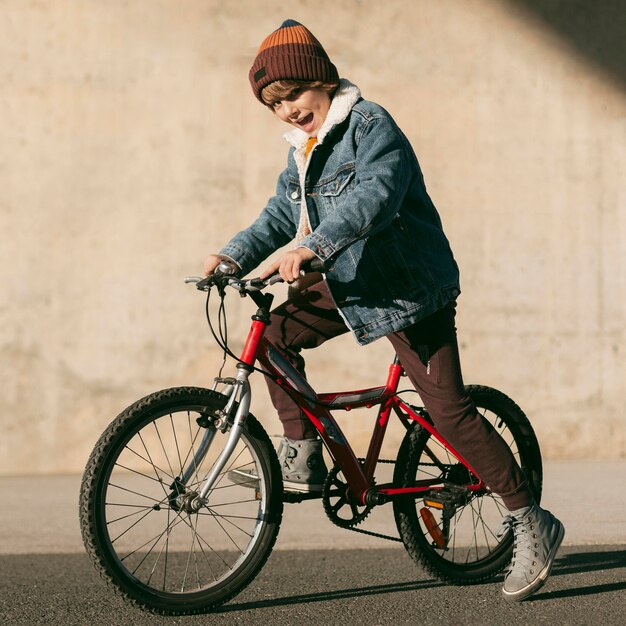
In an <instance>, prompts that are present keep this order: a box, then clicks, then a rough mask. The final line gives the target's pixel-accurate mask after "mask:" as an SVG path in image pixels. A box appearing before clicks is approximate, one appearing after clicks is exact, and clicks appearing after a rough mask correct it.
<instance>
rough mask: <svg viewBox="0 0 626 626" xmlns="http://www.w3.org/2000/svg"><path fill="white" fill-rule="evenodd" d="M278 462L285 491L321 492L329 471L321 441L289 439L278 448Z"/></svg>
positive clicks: (284, 440) (285, 439)
mask: <svg viewBox="0 0 626 626" xmlns="http://www.w3.org/2000/svg"><path fill="white" fill-rule="evenodd" d="M278 461H279V462H280V469H281V471H282V474H283V486H284V489H285V491H298V492H305V493H308V492H312V491H321V490H322V489H323V488H324V481H325V480H326V475H327V474H328V470H327V468H326V463H325V462H324V456H323V455H322V442H321V440H320V439H288V438H287V437H283V439H282V441H281V442H280V446H279V447H278Z"/></svg>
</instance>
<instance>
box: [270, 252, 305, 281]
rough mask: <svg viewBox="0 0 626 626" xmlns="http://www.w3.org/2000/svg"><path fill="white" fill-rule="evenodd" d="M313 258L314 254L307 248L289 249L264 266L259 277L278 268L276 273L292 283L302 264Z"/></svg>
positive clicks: (298, 274)
mask: <svg viewBox="0 0 626 626" xmlns="http://www.w3.org/2000/svg"><path fill="white" fill-rule="evenodd" d="M314 258H316V256H315V254H314V253H313V252H311V250H309V249H308V248H296V249H295V250H290V251H289V252H286V253H285V254H283V256H281V257H280V259H278V260H276V261H274V263H272V264H271V265H269V266H268V267H266V268H265V269H264V270H263V272H262V273H261V276H260V278H267V277H268V276H271V275H272V274H273V273H274V272H275V271H276V270H278V273H279V274H280V276H281V278H282V279H283V280H284V281H285V282H288V283H292V282H293V281H294V280H298V278H299V277H300V268H301V267H302V265H303V264H304V263H306V262H307V261H310V260H311V259H314Z"/></svg>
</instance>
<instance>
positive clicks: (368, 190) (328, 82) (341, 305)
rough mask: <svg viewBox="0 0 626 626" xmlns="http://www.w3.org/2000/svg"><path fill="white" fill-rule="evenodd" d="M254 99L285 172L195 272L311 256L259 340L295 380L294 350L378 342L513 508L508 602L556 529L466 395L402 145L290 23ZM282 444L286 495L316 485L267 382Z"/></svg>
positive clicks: (439, 257)
mask: <svg viewBox="0 0 626 626" xmlns="http://www.w3.org/2000/svg"><path fill="white" fill-rule="evenodd" d="M249 78H250V83H251V85H252V90H253V92H254V95H255V96H256V98H257V99H258V100H260V101H261V102H262V103H263V104H265V105H266V106H267V107H268V108H269V109H270V110H271V111H273V113H274V114H275V115H276V116H278V117H279V118H280V119H281V120H282V121H283V122H285V123H287V124H289V125H290V126H292V127H294V128H293V129H292V130H291V132H289V133H287V134H286V135H285V138H286V139H287V141H288V142H289V143H290V144H291V146H292V147H291V149H290V151H289V158H288V165H287V168H286V169H285V171H284V172H283V173H282V174H281V175H280V176H279V178H278V184H277V188H276V195H275V196H273V197H272V198H271V199H270V200H269V201H268V204H267V206H266V207H265V209H264V210H263V211H262V212H261V214H260V215H259V217H258V218H257V220H256V221H255V222H254V223H253V224H252V225H251V226H250V227H249V228H247V229H245V230H244V231H242V232H240V233H239V234H237V235H235V237H233V238H232V239H231V240H230V242H229V243H228V244H227V245H226V246H225V247H224V248H223V249H222V250H221V251H220V254H218V255H214V254H211V255H209V256H208V257H207V259H206V261H205V265H204V271H205V274H206V275H209V274H211V273H212V272H213V271H214V269H215V268H216V267H217V265H218V264H219V263H220V262H221V260H222V259H229V260H231V261H233V262H235V263H236V264H237V265H238V267H239V269H240V271H241V273H242V274H246V273H247V272H249V271H250V270H252V269H253V268H254V267H256V266H257V265H258V264H259V263H260V262H262V261H263V260H264V259H266V258H267V257H268V256H269V255H270V254H272V253H273V252H274V251H276V250H277V249H278V248H281V247H282V246H284V245H286V244H287V243H289V242H291V241H293V240H295V244H296V245H295V247H294V248H293V249H292V250H290V251H288V252H286V253H285V254H283V255H282V256H281V257H280V258H279V259H278V260H277V261H275V262H274V263H272V264H271V265H269V266H268V267H267V268H266V269H265V270H264V271H263V272H262V274H261V276H262V277H267V276H269V275H270V274H272V273H274V272H275V271H278V273H279V274H280V275H281V276H282V278H284V279H285V280H286V281H287V282H289V283H293V282H294V281H296V280H298V278H299V271H300V268H301V267H302V265H303V264H304V263H305V262H307V261H309V260H311V259H314V258H316V257H317V258H319V259H321V260H322V261H323V262H324V266H325V268H326V270H325V274H324V276H323V278H322V276H321V275H318V276H317V282H315V279H311V278H309V277H308V276H307V279H308V280H307V281H306V284H303V283H302V282H300V283H299V285H298V287H297V288H292V289H291V290H290V293H289V297H288V300H287V301H286V302H285V303H284V304H282V305H281V306H279V307H278V308H277V309H275V310H274V311H273V313H272V319H271V325H270V326H269V327H268V329H267V335H266V336H267V337H268V339H270V340H271V341H272V342H273V343H274V344H276V345H277V346H278V347H279V348H280V349H281V350H282V351H283V352H284V353H285V354H286V355H287V356H288V358H289V359H290V361H291V363H292V364H293V365H294V366H295V367H296V368H297V369H298V370H299V371H300V372H301V373H302V374H303V375H304V360H303V358H302V356H301V350H302V349H305V348H312V347H315V346H318V345H320V344H321V343H323V342H324V341H326V340H328V339H331V338H333V337H336V336H338V335H340V334H343V333H346V332H349V331H351V332H352V333H353V335H354V336H355V338H356V340H357V342H358V343H359V344H361V345H365V344H367V343H369V342H371V341H374V340H375V339H378V338H380V337H383V336H384V337H387V339H389V341H390V342H391V344H392V345H393V347H394V349H395V350H396V352H397V354H398V357H399V358H400V361H401V363H402V365H403V367H404V369H405V371H406V373H407V375H408V377H409V379H410V380H411V382H412V383H413V385H414V386H415V388H416V389H417V390H418V392H419V394H420V397H421V399H422V401H423V403H424V406H425V407H426V409H427V411H428V413H429V415H430V416H431V418H432V419H433V421H434V423H435V425H436V427H437V429H438V430H439V431H440V432H441V433H442V434H443V436H444V437H445V438H446V439H448V440H449V441H450V443H451V444H452V445H453V446H454V447H455V448H456V449H457V450H459V452H460V453H461V454H463V455H464V456H465V458H466V459H467V460H468V461H469V463H470V464H471V465H472V467H474V468H475V469H476V470H477V472H478V474H479V475H480V476H481V478H482V479H483V480H484V481H485V482H486V483H487V484H488V485H489V487H490V489H491V490H492V491H494V492H495V493H497V494H498V495H500V496H501V497H502V500H503V502H504V504H505V505H506V507H507V508H508V509H509V510H510V511H511V516H510V517H509V518H507V519H508V520H509V521H508V523H509V524H510V525H512V526H513V529H514V533H515V546H516V547H515V552H514V559H513V564H512V567H511V570H510V572H509V573H508V575H507V578H506V580H505V584H504V588H503V593H504V595H505V597H506V598H507V599H513V600H521V599H523V598H525V597H527V596H528V595H530V594H531V593H533V592H534V591H536V590H537V589H538V588H539V587H540V586H541V585H542V584H543V582H544V580H545V578H547V576H548V574H549V572H550V569H551V567H552V564H553V562H554V558H555V556H556V551H557V549H558V547H559V545H560V543H561V541H562V538H563V534H564V530H563V526H562V524H561V523H560V522H559V521H558V520H557V519H556V518H555V517H554V516H552V515H551V514H550V513H549V512H548V511H544V510H543V509H541V508H540V507H539V506H538V505H536V504H535V503H534V501H533V497H532V494H531V492H530V489H529V487H528V484H527V482H526V479H525V477H524V474H523V472H522V471H521V469H520V468H519V466H518V465H517V463H516V462H515V459H514V458H513V456H512V454H511V451H510V449H509V447H508V446H507V444H506V443H505V442H504V441H503V440H502V438H501V437H500V436H499V435H498V433H497V432H496V431H495V430H494V429H493V428H492V427H491V426H490V425H489V424H488V423H487V422H486V421H485V420H483V419H482V418H481V416H480V415H479V414H478V412H477V411H476V408H475V407H474V405H473V403H472V401H471V400H470V398H469V396H468V395H467V393H466V392H465V388H464V385H463V380H462V376H461V367H460V362H459V353H458V346H457V339H456V329H455V326H454V317H455V302H456V299H457V297H458V295H459V294H460V288H459V273H458V267H457V265H456V262H455V261H454V258H453V255H452V252H451V250H450V246H449V244H448V240H447V239H446V236H445V235H444V232H443V229H442V225H441V220H440V218H439V214H438V213H437V210H436V209H435V206H434V205H433V203H432V201H431V199H430V197H429V196H428V193H427V192H426V188H425V185H424V180H423V176H422V173H421V170H420V167H419V164H418V162H417V159H416V157H415V154H414V153H413V150H412V148H411V146H410V145H409V142H408V140H407V139H406V137H405V136H404V134H403V133H402V131H401V130H400V129H399V128H398V126H397V125H396V124H395V122H394V121H393V119H392V118H391V116H390V115H389V114H388V113H387V111H385V110H384V109H383V108H382V107H380V106H379V105H377V104H375V103H373V102H368V101H366V100H364V99H363V98H361V94H360V91H359V89H358V88H357V87H356V86H355V85H353V84H352V83H350V82H349V81H347V80H345V79H342V80H340V79H339V75H338V73H337V69H336V68H335V66H334V65H333V64H332V62H331V61H330V59H329V58H328V55H327V54H326V52H325V50H324V49H323V47H322V46H321V44H320V43H319V41H318V40H317V39H316V38H315V37H314V36H313V35H312V33H311V32H310V31H309V30H308V29H306V28H305V27H304V26H302V25H301V24H299V23H298V22H295V21H293V20H287V21H286V22H284V23H283V24H282V25H281V26H280V27H279V28H278V29H277V30H276V31H274V32H273V33H271V34H270V35H269V36H268V37H267V38H266V39H265V40H264V41H263V43H262V44H261V47H260V48H259V51H258V53H257V56H256V58H255V60H254V63H253V65H252V68H251V70H250V75H249ZM268 386H269V391H270V395H271V398H272V402H273V403H274V406H275V407H276V409H277V411H278V414H279V417H280V419H281V422H282V424H283V428H284V432H285V437H284V439H283V441H282V443H281V445H280V448H279V459H280V461H281V467H282V471H283V478H284V484H285V489H291V490H299V491H313V490H320V489H321V488H322V486H323V482H324V478H325V475H326V467H325V465H324V460H323V457H322V449H321V442H320V440H319V439H318V438H317V435H316V432H315V429H314V428H313V426H312V425H311V423H310V422H309V421H308V420H307V419H306V418H305V417H304V416H303V415H302V414H301V413H300V411H299V409H298V408H297V406H296V405H295V404H294V403H293V402H292V400H291V399H290V398H289V397H288V396H287V395H286V394H285V393H284V392H283V391H282V390H281V389H280V388H279V387H278V386H277V385H275V384H274V383H272V382H268Z"/></svg>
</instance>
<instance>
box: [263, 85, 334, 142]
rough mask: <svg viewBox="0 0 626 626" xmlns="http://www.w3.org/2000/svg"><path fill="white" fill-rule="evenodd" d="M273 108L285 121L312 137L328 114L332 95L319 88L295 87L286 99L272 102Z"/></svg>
mask: <svg viewBox="0 0 626 626" xmlns="http://www.w3.org/2000/svg"><path fill="white" fill-rule="evenodd" d="M271 108H272V110H273V111H274V113H276V115H277V116H278V117H279V118H280V119H281V120H282V121H283V122H285V123H287V124H290V125H292V126H295V127H296V128H299V129H300V130H303V131H304V132H305V133H306V134H307V135H309V136H310V137H312V136H316V135H317V131H318V130H319V129H320V128H321V127H322V124H323V123H324V120H325V119H326V116H327V115H328V109H330V96H329V95H328V93H326V92H325V91H324V90H323V89H319V88H313V89H305V88H300V89H295V90H294V91H292V92H291V94H290V96H289V97H287V98H285V99H284V100H277V101H275V102H272V104H271Z"/></svg>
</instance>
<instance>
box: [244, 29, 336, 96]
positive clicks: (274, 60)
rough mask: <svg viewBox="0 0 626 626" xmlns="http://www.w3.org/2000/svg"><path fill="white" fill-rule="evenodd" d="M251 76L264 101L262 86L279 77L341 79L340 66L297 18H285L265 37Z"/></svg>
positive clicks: (255, 88) (333, 80) (309, 79)
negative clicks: (338, 71) (337, 65)
mask: <svg viewBox="0 0 626 626" xmlns="http://www.w3.org/2000/svg"><path fill="white" fill-rule="evenodd" d="M249 78H250V84H251V85H252V91H253V92H254V95H255V97H256V98H257V99H258V100H260V101H261V102H263V99H262V98H261V91H262V90H263V88H264V87H266V86H267V85H269V84H270V83H273V82H274V81H276V80H304V81H317V80H319V81H322V82H325V83H335V82H339V74H338V73H337V68H336V67H335V66H334V65H333V64H332V63H331V62H330V59H329V58H328V55H327V54H326V51H325V50H324V48H322V44H321V43H320V42H319V41H318V40H317V39H316V38H315V37H314V36H313V33H311V31H310V30H309V29H308V28H306V26H303V25H302V24H299V23H298V22H296V21H295V20H286V21H284V22H283V23H282V24H281V25H280V27H279V28H278V29H277V30H275V31H274V32H273V33H271V34H270V35H268V36H267V37H266V38H265V39H264V40H263V43H262V44H261V47H260V48H259V51H258V52H257V55H256V58H255V59H254V63H253V64H252V68H251V69H250V74H249Z"/></svg>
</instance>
